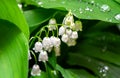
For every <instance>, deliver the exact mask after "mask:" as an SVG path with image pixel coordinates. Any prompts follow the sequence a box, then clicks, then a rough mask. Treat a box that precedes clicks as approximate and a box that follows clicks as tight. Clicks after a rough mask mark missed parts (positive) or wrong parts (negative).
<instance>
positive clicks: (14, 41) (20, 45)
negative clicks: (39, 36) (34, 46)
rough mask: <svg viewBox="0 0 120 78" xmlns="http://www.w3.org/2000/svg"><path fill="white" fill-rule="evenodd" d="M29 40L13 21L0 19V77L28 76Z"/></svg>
mask: <svg viewBox="0 0 120 78" xmlns="http://www.w3.org/2000/svg"><path fill="white" fill-rule="evenodd" d="M27 53H28V42H27V38H26V36H25V35H24V33H23V32H22V31H21V30H20V29H19V28H18V27H17V26H16V25H15V24H13V23H11V22H9V21H6V20H1V19H0V78H27V73H28V62H27V61H28V57H27Z"/></svg>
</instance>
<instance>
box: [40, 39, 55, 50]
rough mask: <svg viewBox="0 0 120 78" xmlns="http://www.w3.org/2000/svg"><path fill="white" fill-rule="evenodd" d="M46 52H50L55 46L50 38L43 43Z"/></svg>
mask: <svg viewBox="0 0 120 78" xmlns="http://www.w3.org/2000/svg"><path fill="white" fill-rule="evenodd" d="M42 44H43V47H44V50H46V51H49V52H50V50H51V49H52V47H53V45H52V42H51V40H50V38H49V37H44V38H43V41H42Z"/></svg>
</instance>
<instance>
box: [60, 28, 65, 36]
mask: <svg viewBox="0 0 120 78" xmlns="http://www.w3.org/2000/svg"><path fill="white" fill-rule="evenodd" d="M65 29H66V28H65V27H64V26H61V27H60V28H59V35H63V34H64V33H65Z"/></svg>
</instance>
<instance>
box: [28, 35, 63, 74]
mask: <svg viewBox="0 0 120 78" xmlns="http://www.w3.org/2000/svg"><path fill="white" fill-rule="evenodd" d="M60 44H61V41H60V39H59V38H57V37H54V36H51V37H44V38H43V40H42V42H39V41H38V42H36V43H35V45H34V48H33V50H34V51H35V52H36V53H38V52H39V56H38V61H42V62H46V61H48V54H47V52H51V50H52V49H53V48H54V50H55V52H56V56H59V55H60ZM29 53H30V52H29ZM29 59H31V56H30V54H29ZM40 72H41V70H40V67H39V65H37V64H35V65H33V68H32V70H31V75H32V76H40Z"/></svg>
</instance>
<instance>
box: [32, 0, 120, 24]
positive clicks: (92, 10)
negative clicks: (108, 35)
mask: <svg viewBox="0 0 120 78" xmlns="http://www.w3.org/2000/svg"><path fill="white" fill-rule="evenodd" d="M31 1H32V0H31ZM35 2H36V4H34V5H38V4H39V2H38V1H37V0H35ZM104 4H105V5H108V7H110V9H108V10H107V11H105V12H104V11H103V10H102V9H101V7H102V5H104ZM38 6H41V7H43V8H54V9H59V8H60V10H61V8H65V9H66V10H67V11H69V10H71V11H72V13H73V14H74V15H75V16H76V17H78V18H80V19H97V20H102V21H107V22H113V23H119V22H120V20H116V19H115V16H116V15H117V14H120V9H119V7H120V5H119V4H117V3H116V2H114V1H113V0H94V1H93V0H69V1H68V0H53V1H51V0H41V4H40V5H38ZM65 9H64V10H65Z"/></svg>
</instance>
